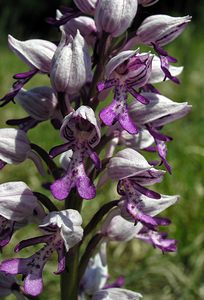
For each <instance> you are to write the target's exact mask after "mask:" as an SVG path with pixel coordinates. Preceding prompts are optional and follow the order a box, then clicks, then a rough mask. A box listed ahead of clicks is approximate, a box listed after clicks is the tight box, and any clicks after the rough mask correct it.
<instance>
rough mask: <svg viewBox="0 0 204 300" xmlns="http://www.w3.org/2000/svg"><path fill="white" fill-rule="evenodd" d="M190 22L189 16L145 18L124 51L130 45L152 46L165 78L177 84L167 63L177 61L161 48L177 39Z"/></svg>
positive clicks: (176, 79)
mask: <svg viewBox="0 0 204 300" xmlns="http://www.w3.org/2000/svg"><path fill="white" fill-rule="evenodd" d="M190 20H191V17H190V16H185V17H171V16H168V15H152V16H150V17H147V18H146V19H145V20H144V21H143V22H142V24H141V25H140V27H139V28H138V30H137V32H136V37H134V38H132V39H131V40H130V41H129V42H128V43H127V44H126V45H125V49H130V47H132V45H134V44H140V43H142V44H145V45H149V46H153V47H154V49H155V50H156V52H157V53H158V54H159V57H160V61H161V68H162V70H163V72H164V74H165V77H166V78H169V79H171V80H172V81H173V82H175V83H179V80H178V78H177V77H175V76H173V75H172V74H171V72H170V70H169V63H171V62H173V63H175V62H176V61H177V60H176V59H175V58H174V57H172V56H170V55H169V54H168V52H167V51H165V50H164V49H162V46H164V45H166V44H168V43H170V42H171V41H173V40H174V39H175V38H177V37H178V36H179V35H180V34H181V33H182V32H183V31H184V29H185V28H186V26H187V25H188V23H189V22H190Z"/></svg>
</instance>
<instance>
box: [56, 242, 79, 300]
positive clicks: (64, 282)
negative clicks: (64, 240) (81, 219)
mask: <svg viewBox="0 0 204 300" xmlns="http://www.w3.org/2000/svg"><path fill="white" fill-rule="evenodd" d="M78 262H79V245H76V246H75V247H73V248H71V249H70V250H69V252H68V253H67V256H66V269H65V271H64V272H63V273H62V275H61V282H60V285H61V299H62V300H77V299H78V285H77V284H78Z"/></svg>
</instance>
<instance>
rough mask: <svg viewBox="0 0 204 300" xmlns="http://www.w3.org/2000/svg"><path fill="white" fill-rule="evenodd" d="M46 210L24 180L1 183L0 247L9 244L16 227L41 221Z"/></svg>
mask: <svg viewBox="0 0 204 300" xmlns="http://www.w3.org/2000/svg"><path fill="white" fill-rule="evenodd" d="M44 216H45V212H44V209H43V207H42V206H41V205H40V203H39V202H38V201H37V198H36V197H35V196H34V194H33V193H32V191H31V190H30V188H29V187H28V186H27V185H26V184H25V183H24V182H22V181H14V182H7V183H3V184H0V248H1V247H4V246H5V245H7V244H8V243H9V241H10V239H11V236H12V234H13V232H14V230H15V229H18V228H20V227H22V226H24V225H26V223H28V222H33V221H34V222H37V223H39V222H41V220H42V219H43V218H44Z"/></svg>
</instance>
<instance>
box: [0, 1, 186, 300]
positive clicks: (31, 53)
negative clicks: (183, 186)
mask: <svg viewBox="0 0 204 300" xmlns="http://www.w3.org/2000/svg"><path fill="white" fill-rule="evenodd" d="M156 2H157V0H134V1H132V0H117V1H116V0H112V1H108V0H97V1H96V0H74V3H75V8H74V9H73V8H69V7H63V8H62V9H60V10H57V12H56V18H49V23H50V24H53V25H55V26H58V27H59V33H60V37H59V42H58V43H52V42H50V41H47V40H41V39H29V40H26V41H20V40H17V39H16V38H14V37H12V36H11V35H9V37H8V43H9V47H10V49H11V50H12V51H13V52H14V53H15V54H16V55H17V56H19V58H20V59H21V60H23V62H25V63H26V64H27V65H28V67H29V69H28V71H27V72H21V71H20V72H19V73H17V74H15V75H14V79H15V80H16V81H15V82H14V84H13V86H12V88H11V89H10V91H9V92H8V93H7V94H6V95H5V96H4V97H2V98H1V99H0V106H4V105H6V104H9V103H10V102H11V101H13V102H16V103H17V104H19V105H21V107H22V108H23V109H24V110H25V111H26V113H27V114H28V116H27V117H25V118H22V119H15V120H8V121H7V124H8V125H10V126H16V127H17V128H13V127H11V128H3V129H0V169H3V168H8V169H9V166H7V165H10V164H18V165H20V164H21V163H22V162H24V161H25V160H26V159H27V158H30V159H32V160H33V162H34V163H35V165H36V167H37V169H38V170H39V173H40V174H41V176H43V175H44V174H45V173H46V172H48V173H49V174H50V175H52V177H53V178H52V182H50V183H48V184H44V185H42V186H43V187H44V188H46V189H47V188H48V189H49V191H47V194H48V196H46V195H45V194H44V193H43V192H42V193H41V192H34V191H32V189H31V188H30V187H28V185H27V184H26V183H24V182H23V181H21V179H20V178H19V181H15V182H12V181H11V182H5V183H2V184H0V249H3V247H5V246H7V245H8V244H9V242H10V240H11V239H12V235H13V234H15V231H16V230H18V229H20V228H21V229H22V228H23V227H24V226H26V225H27V224H29V223H33V226H38V229H39V230H40V231H41V234H40V235H39V236H37V237H33V236H32V234H31V236H30V237H29V238H28V239H26V240H23V241H19V243H18V244H17V245H16V247H15V252H19V251H20V250H21V249H23V248H25V247H30V246H32V245H37V244H44V245H43V246H42V248H40V249H39V250H37V251H36V252H34V254H32V255H31V256H29V257H27V258H19V257H18V258H9V259H6V260H3V261H2V262H1V263H0V277H1V278H2V279H1V283H0V295H2V296H6V295H9V294H10V293H14V294H15V295H16V297H18V299H20V297H21V298H22V299H23V298H24V296H26V295H31V296H37V295H39V294H40V293H41V292H42V291H43V279H42V273H43V268H44V266H45V264H46V263H47V261H48V259H49V258H50V256H51V255H52V254H53V253H54V252H56V253H57V255H58V268H57V271H56V272H55V274H61V277H62V280H61V289H62V292H61V295H62V296H61V299H62V300H64V299H72V300H77V299H81V300H83V299H92V300H105V299H121V300H126V299H132V300H133V299H134V300H137V299H138V300H139V299H140V298H141V297H142V296H141V294H140V293H137V292H133V291H130V290H127V289H125V288H124V287H123V286H124V284H125V279H124V278H123V277H119V278H118V279H116V281H115V282H111V280H110V275H109V272H108V266H107V259H106V256H107V247H108V245H109V243H111V241H117V242H121V241H126V242H127V241H130V240H142V241H144V242H146V243H148V244H150V245H152V246H153V247H154V248H158V249H160V250H161V251H162V252H175V251H176V249H177V241H176V240H174V239H172V238H169V237H168V233H167V232H163V231H161V230H160V226H168V225H169V224H170V223H171V221H170V220H169V219H168V218H164V217H161V216H158V215H159V214H160V213H161V212H163V211H164V210H165V209H167V208H168V207H170V206H171V205H173V204H175V203H176V202H177V201H178V199H179V196H178V195H164V194H161V193H159V192H158V191H155V189H154V188H150V187H151V186H153V185H154V184H156V183H160V182H161V181H162V180H163V178H164V176H165V174H166V171H168V173H172V167H171V165H170V163H169V162H168V160H167V144H168V143H169V142H170V141H171V140H172V137H170V136H167V135H166V134H165V132H164V131H163V130H164V125H167V124H168V123H171V122H173V121H175V120H177V119H180V118H182V117H184V116H185V115H186V114H188V113H189V111H190V110H191V106H190V105H189V104H188V103H187V102H179V103H178V102H174V101H173V100H171V99H169V98H167V97H166V96H163V95H161V93H160V92H159V90H158V89H157V88H156V87H155V86H154V84H157V83H161V82H164V81H166V80H171V81H172V84H174V83H176V84H178V83H179V79H178V76H179V75H180V74H181V72H182V71H183V67H182V66H174V65H173V63H175V62H176V59H175V58H174V57H172V56H171V55H170V54H169V53H167V51H166V50H164V49H163V47H164V46H165V45H166V44H168V43H170V42H172V41H173V40H174V39H175V38H177V37H178V36H179V35H180V34H181V33H182V32H183V31H184V29H185V28H186V26H187V24H188V23H189V21H190V19H191V18H190V17H189V16H185V17H171V16H168V15H153V16H148V17H147V18H146V19H144V20H143V22H142V23H141V24H140V25H139V27H138V28H135V25H134V24H135V23H136V22H134V21H135V20H136V19H137V10H138V6H140V10H141V11H142V9H143V7H145V9H148V6H151V5H153V4H154V3H156ZM141 45H146V48H149V50H147V51H146V52H143V51H141V50H140V46H141ZM39 73H41V74H44V76H48V78H49V79H50V86H39V87H33V88H31V89H29V90H26V89H25V85H26V83H27V82H28V81H31V80H32V78H33V77H34V76H37V74H39ZM101 107H102V108H101ZM47 121H50V122H51V124H52V125H53V127H54V129H56V130H59V138H61V139H62V142H61V144H60V145H57V143H56V142H55V141H54V140H53V146H52V148H51V149H47V150H45V149H43V148H42V147H41V146H40V145H36V144H34V143H32V142H30V140H29V139H28V137H27V132H28V131H30V130H36V128H38V124H39V123H41V122H47ZM33 128H35V129H33ZM49 130H50V132H49V133H48V132H46V134H49V136H50V137H51V136H52V132H51V129H49ZM43 134H44V133H42V135H43ZM147 151H148V152H156V154H157V157H158V159H156V160H154V161H147V159H146V158H145V157H144V155H145V153H146V152H147ZM60 154H61V156H60V159H59V162H58V161H55V157H57V156H58V155H60ZM45 164H46V168H45ZM161 166H164V168H163V169H162V167H161ZM2 172H3V170H2ZM108 181H111V183H112V184H113V185H114V184H115V185H116V186H117V193H118V199H117V200H113V199H111V198H110V199H107V203H105V204H103V206H101V207H100V208H99V210H98V211H97V212H96V213H95V214H94V215H93V216H92V218H91V220H90V221H88V222H87V220H86V221H85V224H86V226H84V228H83V227H82V216H81V214H82V215H83V200H91V199H93V200H92V201H96V202H97V196H98V191H99V190H100V188H101V187H104V185H105V184H106V183H107V182H108ZM39 188H40V187H39ZM40 191H42V188H41V190H40ZM57 200H59V201H61V203H59V202H58V201H57ZM62 200H64V202H62ZM92 201H87V205H86V206H85V207H86V208H87V207H88V206H91V202H92ZM62 205H63V208H62ZM99 223H100V225H99ZM98 225H99V226H98ZM96 229H97V230H96ZM90 233H94V234H93V235H92V237H91V238H90V240H89V241H88V243H87V242H86V241H87V239H88V238H87V237H88V235H89V234H90ZM82 244H85V245H86V246H84V247H82V248H81V245H82ZM82 249H83V250H82ZM96 253H97V254H96ZM17 274H22V275H23V278H22V280H23V282H24V283H23V284H22V283H21V282H18V281H17V280H16V278H15V275H17ZM70 274H72V276H70ZM109 280H110V281H109ZM87 297H88V298H87ZM90 297H91V298H90Z"/></svg>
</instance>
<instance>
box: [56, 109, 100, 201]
mask: <svg viewBox="0 0 204 300" xmlns="http://www.w3.org/2000/svg"><path fill="white" fill-rule="evenodd" d="M60 132H61V136H62V138H63V139H64V140H65V141H67V143H66V144H64V145H61V146H57V147H54V148H53V149H52V150H51V151H50V155H51V156H52V157H55V156H56V155H58V154H60V153H62V152H64V151H66V150H69V149H71V150H72V151H73V156H72V157H71V161H70V163H69V164H68V168H67V171H66V175H65V176H64V177H62V178H61V179H58V180H56V181H55V182H54V183H53V184H52V185H51V192H52V194H53V195H54V197H55V198H57V199H58V200H63V199H65V198H66V197H67V196H68V195H69V192H70V190H71V189H72V188H73V187H75V186H76V188H77V191H78V193H79V195H80V196H81V197H82V198H84V199H92V198H94V197H95V195H96V190H95V187H94V185H93V183H92V182H91V180H90V178H89V177H88V176H87V175H86V172H85V167H84V159H85V158H87V157H90V158H91V159H92V160H93V162H94V164H95V165H96V167H97V168H100V160H99V158H98V156H97V154H96V153H95V152H94V151H93V148H94V147H95V146H96V145H97V144H98V143H99V141H100V136H101V134H100V128H99V125H98V123H97V120H96V118H95V114H94V111H93V110H92V109H91V108H90V107H88V106H81V107H79V108H78V109H77V110H76V111H74V112H71V113H70V114H69V115H67V116H66V117H65V118H64V121H63V124H62V127H61V129H60Z"/></svg>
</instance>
